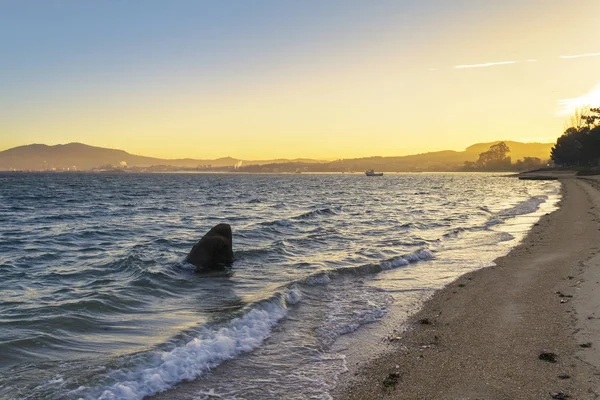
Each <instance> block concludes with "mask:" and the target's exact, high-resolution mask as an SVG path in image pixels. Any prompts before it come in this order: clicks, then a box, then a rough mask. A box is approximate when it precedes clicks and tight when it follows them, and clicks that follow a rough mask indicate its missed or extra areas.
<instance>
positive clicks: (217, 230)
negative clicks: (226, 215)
mask: <svg viewBox="0 0 600 400" xmlns="http://www.w3.org/2000/svg"><path fill="white" fill-rule="evenodd" d="M185 261H186V262H188V263H190V264H193V265H195V266H196V271H203V270H214V269H222V268H224V267H226V266H228V265H231V263H233V247H232V235H231V226H229V224H219V225H216V226H215V227H214V228H212V229H211V230H210V231H208V233H207V234H206V235H204V236H203V237H202V239H200V241H199V242H198V243H196V245H195V246H194V247H193V248H192V251H190V254H188V255H187V257H186V258H185Z"/></svg>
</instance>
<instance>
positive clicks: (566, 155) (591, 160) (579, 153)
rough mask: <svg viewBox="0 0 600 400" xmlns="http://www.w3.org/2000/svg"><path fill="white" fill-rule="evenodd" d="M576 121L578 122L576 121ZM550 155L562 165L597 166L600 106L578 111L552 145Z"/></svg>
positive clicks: (599, 152) (599, 159)
mask: <svg viewBox="0 0 600 400" xmlns="http://www.w3.org/2000/svg"><path fill="white" fill-rule="evenodd" d="M574 121H576V123H574ZM550 157H551V158H552V160H553V161H554V162H555V163H556V164H558V165H562V166H566V167H573V166H597V165H598V164H599V161H600V108H589V109H585V111H581V110H579V111H577V112H576V113H575V116H573V117H571V119H570V126H569V128H567V130H566V131H565V133H564V134H563V135H562V136H561V137H559V138H558V139H557V141H556V144H555V145H554V146H553V147H552V151H551V155H550Z"/></svg>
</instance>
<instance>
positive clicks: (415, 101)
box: [0, 0, 600, 159]
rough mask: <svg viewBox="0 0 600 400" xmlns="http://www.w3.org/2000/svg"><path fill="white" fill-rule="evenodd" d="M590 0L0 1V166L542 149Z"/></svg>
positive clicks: (578, 102)
mask: <svg viewBox="0 0 600 400" xmlns="http://www.w3.org/2000/svg"><path fill="white" fill-rule="evenodd" d="M598 15H600V1H598V0H578V1H577V2H573V1H571V0H518V1H517V0H503V1H500V0H497V1H490V0H452V1H451V0H363V1H354V0H304V1H301V0H214V1H203V0H169V1H167V0H163V1H157V0H123V1H117V0H105V1H80V0H37V1H36V0H0V150H4V149H7V148H11V147H15V146H20V145H25V144H30V143H45V144H49V145H53V144H60V143H69V142H82V143H86V144H90V145H95V146H102V147H110V148H118V149H123V150H126V151H129V152H130V153H134V154H141V155H148V156H155V157H163V158H180V157H191V158H205V159H206V158H217V157H224V156H231V157H236V158H242V159H267V158H278V157H286V158H296V157H310V158H319V159H337V158H353V157H367V156H374V155H380V156H394V155H406V154H414V153H422V152H427V151H437V150H445V149H450V150H463V149H464V148H465V147H467V146H469V145H471V144H473V143H477V142H488V141H494V140H517V141H526V142H553V141H555V140H556V138H557V137H558V136H560V135H561V133H562V132H563V130H564V127H565V126H564V125H565V121H566V120H567V119H568V116H569V114H571V113H572V112H573V111H574V109H575V108H576V107H580V106H583V105H586V104H591V105H597V106H600V42H599V41H598V40H597V39H598V28H597V26H598V24H597V18H598Z"/></svg>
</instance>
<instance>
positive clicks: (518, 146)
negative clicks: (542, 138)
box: [465, 140, 554, 162]
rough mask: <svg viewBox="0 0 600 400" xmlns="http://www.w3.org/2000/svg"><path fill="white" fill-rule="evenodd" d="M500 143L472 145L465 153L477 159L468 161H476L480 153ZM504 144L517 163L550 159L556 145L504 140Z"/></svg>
mask: <svg viewBox="0 0 600 400" xmlns="http://www.w3.org/2000/svg"><path fill="white" fill-rule="evenodd" d="M496 143H500V140H498V141H496V142H489V143H477V144H474V145H471V146H469V147H467V148H466V149H465V153H471V154H473V155H475V158H473V159H472V160H467V161H475V160H476V159H477V157H478V156H479V153H483V152H484V151H487V150H488V149H489V148H490V146H491V145H493V144H496ZM504 143H506V145H507V146H508V147H509V148H510V154H509V156H510V158H512V161H513V162H515V161H517V160H521V159H523V158H524V157H537V158H540V159H542V160H548V159H550V150H551V149H552V146H554V143H521V142H513V141H510V140H504Z"/></svg>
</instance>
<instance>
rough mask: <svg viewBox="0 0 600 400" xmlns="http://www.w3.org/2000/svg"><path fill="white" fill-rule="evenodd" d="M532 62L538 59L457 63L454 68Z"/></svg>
mask: <svg viewBox="0 0 600 400" xmlns="http://www.w3.org/2000/svg"><path fill="white" fill-rule="evenodd" d="M531 62H537V60H534V59H529V60H515V61H498V62H488V63H482V64H463V65H455V66H454V68H456V69H465V68H486V67H495V66H497V65H512V64H520V63H531Z"/></svg>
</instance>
